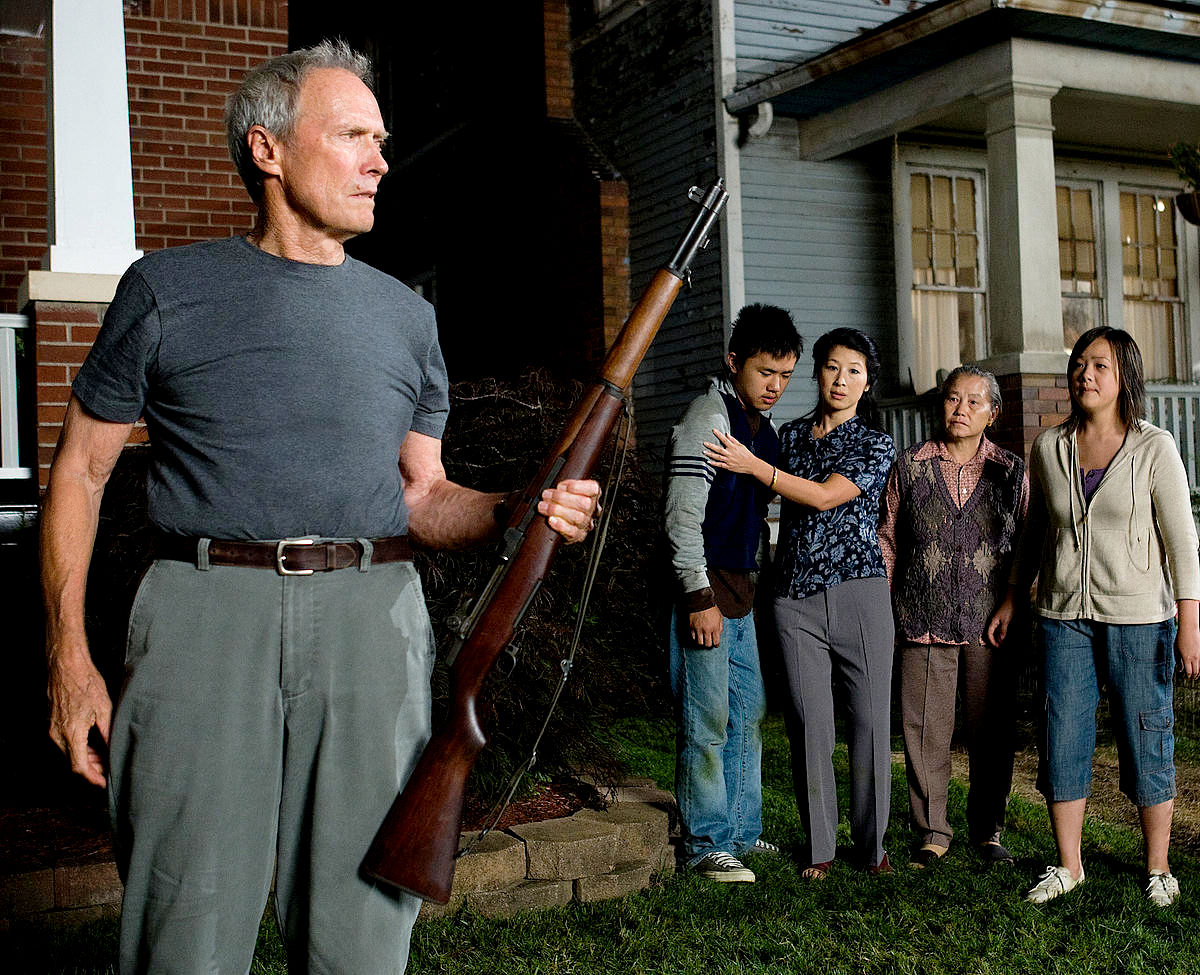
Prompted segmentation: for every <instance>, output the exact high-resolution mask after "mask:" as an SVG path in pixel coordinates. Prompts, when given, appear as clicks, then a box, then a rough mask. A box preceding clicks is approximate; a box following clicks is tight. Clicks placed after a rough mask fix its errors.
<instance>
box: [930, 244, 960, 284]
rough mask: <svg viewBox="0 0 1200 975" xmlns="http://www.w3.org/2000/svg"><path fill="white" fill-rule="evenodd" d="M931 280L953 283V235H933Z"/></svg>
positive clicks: (936, 282)
mask: <svg viewBox="0 0 1200 975" xmlns="http://www.w3.org/2000/svg"><path fill="white" fill-rule="evenodd" d="M933 281H934V284H954V283H955V280H954V237H953V236H951V235H950V234H934V235H933Z"/></svg>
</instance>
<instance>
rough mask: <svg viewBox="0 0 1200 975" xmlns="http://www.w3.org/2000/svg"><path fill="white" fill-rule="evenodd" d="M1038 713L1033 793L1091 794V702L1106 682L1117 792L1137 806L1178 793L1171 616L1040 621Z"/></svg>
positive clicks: (1065, 797)
mask: <svg viewBox="0 0 1200 975" xmlns="http://www.w3.org/2000/svg"><path fill="white" fill-rule="evenodd" d="M1037 643H1038V645H1039V649H1040V651H1041V654H1040V656H1041V660H1042V692H1043V705H1044V707H1043V711H1042V714H1041V722H1040V724H1041V727H1040V729H1039V731H1040V734H1039V741H1038V751H1039V756H1040V761H1039V763H1038V781H1037V786H1038V790H1039V791H1040V792H1041V793H1042V795H1044V796H1045V797H1046V800H1047V801H1048V802H1070V801H1071V800H1074V799H1085V798H1087V796H1088V795H1089V794H1090V793H1091V785H1092V753H1093V752H1094V751H1095V750H1096V707H1097V705H1098V704H1099V703H1100V688H1101V687H1102V686H1104V685H1106V684H1107V686H1108V699H1109V709H1110V711H1111V715H1112V729H1113V734H1114V736H1115V738H1116V742H1117V757H1118V759H1119V762H1120V786H1121V791H1122V792H1123V793H1124V794H1125V795H1126V796H1128V797H1129V799H1130V800H1131V801H1132V802H1133V803H1134V805H1136V806H1138V807H1145V806H1156V805H1158V804H1159V803H1162V802H1167V801H1168V800H1170V799H1173V798H1175V764H1174V758H1175V735H1174V711H1173V708H1172V697H1173V692H1174V670H1175V651H1174V647H1175V621H1174V620H1164V621H1163V622H1161V623H1134V624H1116V623H1097V622H1094V621H1092V620H1052V619H1045V618H1040V617H1039V619H1038V623H1037Z"/></svg>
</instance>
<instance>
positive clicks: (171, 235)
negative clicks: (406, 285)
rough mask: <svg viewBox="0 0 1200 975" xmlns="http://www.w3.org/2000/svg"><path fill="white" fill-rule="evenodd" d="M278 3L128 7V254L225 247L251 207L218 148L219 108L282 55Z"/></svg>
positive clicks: (247, 0) (139, 3)
mask: <svg viewBox="0 0 1200 975" xmlns="http://www.w3.org/2000/svg"><path fill="white" fill-rule="evenodd" d="M287 42H288V33H287V2H286V0H133V2H127V3H126V13H125V58H126V65H127V68H128V71H129V125H130V143H131V149H132V151H133V194H134V220H135V224H136V232H137V246H138V247H140V248H141V249H143V250H159V249H161V248H163V247H173V246H175V245H177V244H186V243H189V242H191V241H195V240H204V239H208V238H213V237H228V236H229V235H231V234H235V233H239V232H241V231H244V230H246V229H248V228H249V227H250V224H251V222H252V220H253V217H254V207H253V206H252V205H251V203H250V198H249V197H248V196H247V195H246V191H245V189H244V188H243V187H242V181H241V179H239V178H238V175H237V172H236V170H235V169H234V168H233V163H232V162H231V161H230V159H229V150H228V148H227V147H226V143H225V127H224V124H223V122H222V115H223V113H224V107H225V99H226V98H227V97H228V95H229V93H230V92H232V91H233V90H234V89H235V88H236V87H237V85H238V82H239V81H241V78H242V76H243V75H244V74H245V72H246V70H247V69H248V68H249V67H251V66H252V65H254V64H257V63H259V62H261V61H265V60H266V59H267V58H269V57H273V56H274V55H276V54H282V53H284V52H285V51H286V50H287Z"/></svg>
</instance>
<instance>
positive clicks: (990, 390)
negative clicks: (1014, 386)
mask: <svg viewBox="0 0 1200 975" xmlns="http://www.w3.org/2000/svg"><path fill="white" fill-rule="evenodd" d="M959 376H973V377H974V378H976V379H982V380H983V381H984V384H985V385H986V386H987V397H988V402H990V403H991V404H992V411H993V412H995V411H996V410H999V409H1000V383H999V382H998V381H997V380H996V377H995V376H993V375H992V374H991V373H990V372H988V371H987V370H986V369H980V368H979V367H978V366H968V365H963V366H958V367H957V368H955V369H953V370H951V372H950V375H949V376H947V377H946V381H945V382H944V383H942V399H945V398H946V394H947V393H948V392H950V387H951V386H953V385H954V380H956V379H957V378H958V377H959Z"/></svg>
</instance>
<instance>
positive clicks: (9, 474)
mask: <svg viewBox="0 0 1200 975" xmlns="http://www.w3.org/2000/svg"><path fill="white" fill-rule="evenodd" d="M28 329H29V319H28V318H26V317H25V316H24V315H0V479H9V480H11V479H17V480H23V479H28V478H31V477H33V468H32V467H22V466H21V457H20V442H21V432H20V431H21V417H20V415H19V409H18V404H19V403H20V396H19V395H18V378H17V373H18V366H17V346H18V341H19V340H18V336H20V340H21V341H23V340H24V338H25V335H26V334H27V332H28ZM30 422H32V418H30Z"/></svg>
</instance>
